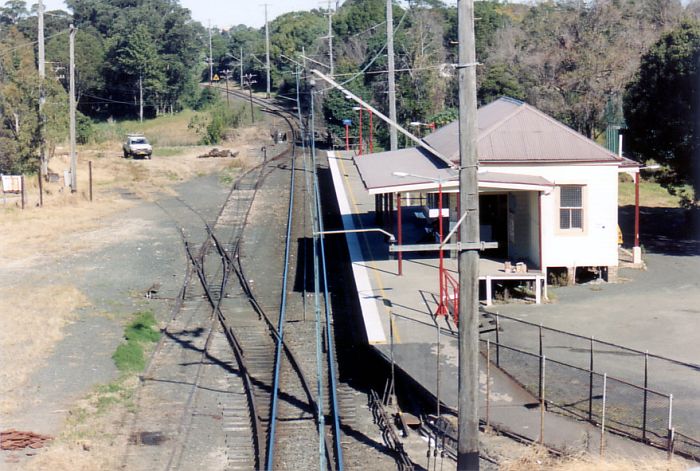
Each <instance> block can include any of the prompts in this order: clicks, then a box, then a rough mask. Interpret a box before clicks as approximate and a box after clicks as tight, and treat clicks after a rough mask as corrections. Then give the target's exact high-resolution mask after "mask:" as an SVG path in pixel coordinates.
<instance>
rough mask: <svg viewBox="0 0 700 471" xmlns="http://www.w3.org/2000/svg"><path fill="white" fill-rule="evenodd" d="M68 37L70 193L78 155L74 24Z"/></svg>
mask: <svg viewBox="0 0 700 471" xmlns="http://www.w3.org/2000/svg"><path fill="white" fill-rule="evenodd" d="M69 39H70V41H69V55H70V66H69V69H70V70H69V73H70V91H69V93H70V97H69V105H68V107H69V113H70V191H71V193H75V192H76V191H78V177H77V174H76V171H77V168H78V156H77V154H76V151H75V26H73V25H70V35H69Z"/></svg>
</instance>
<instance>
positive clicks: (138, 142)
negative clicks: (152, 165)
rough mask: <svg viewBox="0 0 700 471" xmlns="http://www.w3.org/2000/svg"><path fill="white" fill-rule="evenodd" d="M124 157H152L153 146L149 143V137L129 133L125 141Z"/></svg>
mask: <svg viewBox="0 0 700 471" xmlns="http://www.w3.org/2000/svg"><path fill="white" fill-rule="evenodd" d="M123 147H124V158H125V159H128V158H129V157H143V158H144V159H150V158H151V155H152V154H153V147H151V144H149V143H148V139H146V136H144V135H143V134H127V135H126V142H124V146H123Z"/></svg>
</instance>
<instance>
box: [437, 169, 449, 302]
mask: <svg viewBox="0 0 700 471" xmlns="http://www.w3.org/2000/svg"><path fill="white" fill-rule="evenodd" d="M438 231H439V234H440V243H441V244H442V182H439V183H438ZM444 270H445V269H444V262H443V257H442V248H441V249H440V269H439V270H438V271H439V273H440V305H439V306H438V311H437V315H443V316H446V315H447V306H446V305H445V286H444V285H445V283H444V280H443V274H444Z"/></svg>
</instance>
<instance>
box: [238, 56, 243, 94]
mask: <svg viewBox="0 0 700 471" xmlns="http://www.w3.org/2000/svg"><path fill="white" fill-rule="evenodd" d="M240 57H241V62H240V64H239V65H240V66H241V72H240V75H239V76H238V78H239V79H240V81H241V90H243V48H241V56H240Z"/></svg>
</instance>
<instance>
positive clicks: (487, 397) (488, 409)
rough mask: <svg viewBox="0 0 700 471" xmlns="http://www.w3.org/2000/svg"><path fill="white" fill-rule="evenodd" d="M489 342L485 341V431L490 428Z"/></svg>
mask: <svg viewBox="0 0 700 471" xmlns="http://www.w3.org/2000/svg"><path fill="white" fill-rule="evenodd" d="M490 383H491V340H489V339H486V430H488V429H489V428H490V427H491V421H490V414H489V412H490V411H491V384H490Z"/></svg>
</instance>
